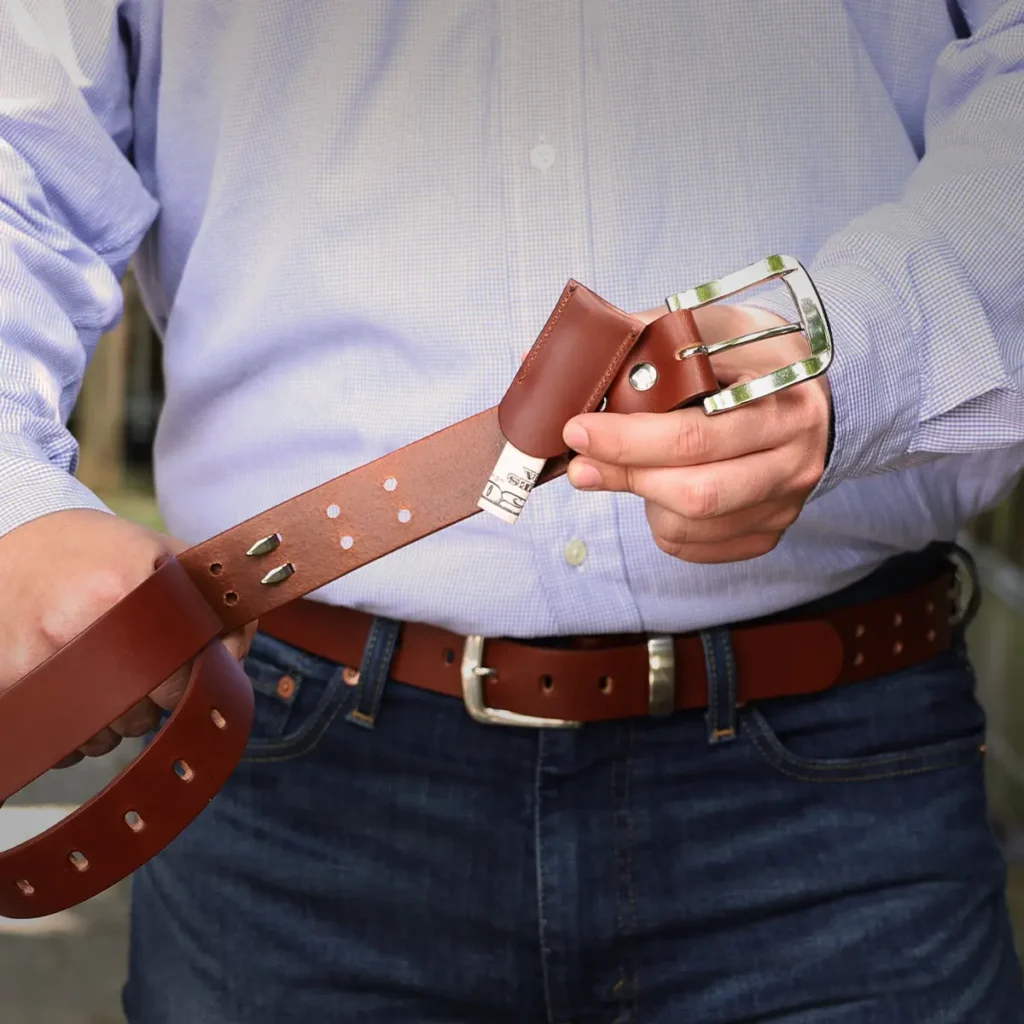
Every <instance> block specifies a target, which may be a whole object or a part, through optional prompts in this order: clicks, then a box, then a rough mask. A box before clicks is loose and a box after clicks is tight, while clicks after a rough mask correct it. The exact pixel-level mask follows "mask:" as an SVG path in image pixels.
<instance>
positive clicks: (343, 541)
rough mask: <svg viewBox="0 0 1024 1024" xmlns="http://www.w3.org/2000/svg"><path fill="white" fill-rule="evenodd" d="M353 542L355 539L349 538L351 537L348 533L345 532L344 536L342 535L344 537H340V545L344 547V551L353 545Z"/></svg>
mask: <svg viewBox="0 0 1024 1024" xmlns="http://www.w3.org/2000/svg"><path fill="white" fill-rule="evenodd" d="M354 543H355V541H354V540H353V539H352V538H351V537H350V536H349V535H348V534H347V533H346V534H345V536H344V537H342V538H341V546H342V547H343V548H344V549H345V550H346V551H348V549H349V548H350V547H352V545H353V544H354Z"/></svg>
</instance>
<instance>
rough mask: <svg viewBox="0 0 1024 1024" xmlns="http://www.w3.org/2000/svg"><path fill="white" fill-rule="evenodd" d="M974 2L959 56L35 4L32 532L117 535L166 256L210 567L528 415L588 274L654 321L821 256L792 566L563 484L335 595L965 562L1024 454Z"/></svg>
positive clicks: (562, 590) (1016, 260)
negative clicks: (368, 467)
mask: <svg viewBox="0 0 1024 1024" xmlns="http://www.w3.org/2000/svg"><path fill="white" fill-rule="evenodd" d="M961 7H962V15H963V18H964V24H965V25H966V26H967V28H969V30H970V32H971V36H970V38H967V39H961V40H958V39H957V38H956V33H955V23H956V18H955V17H954V16H953V14H951V11H950V9H949V7H948V6H947V3H946V2H945V0H845V2H844V0H785V2H775V3H769V2H767V0H715V2H713V3H712V2H708V3H698V2H695V0H690V2H683V0H644V2H643V3H622V2H612V0H585V2H584V0H572V2H569V0H507V2H502V0H492V2H478V0H465V2H456V0H436V2H433V3H430V2H411V0H405V2H402V0H391V2H385V0H303V2H301V3H282V2H279V0H167V2H161V0H123V2H115V0H63V2H61V0H4V2H3V3H2V5H0V532H3V531H8V530H10V529H12V528H14V527H16V526H18V525H19V524H21V523H24V522H27V521H29V520H31V519H33V518H35V517H38V516H40V515H43V514H45V513H48V512H51V511H54V510H57V509H63V508H71V507H102V506H101V504H100V502H99V501H98V500H97V499H96V498H95V497H94V496H93V495H91V494H90V493H89V492H88V491H86V490H85V489H84V488H83V487H82V485H81V484H79V483H78V482H76V481H75V479H74V478H73V476H72V475H71V474H72V472H73V470H74V466H75V461H76V448H75V443H74V440H73V439H72V437H71V436H70V435H69V433H68V431H67V429H66V427H65V422H66V418H67V416H68V414H69V412H70V410H71V408H72V406H73V404H74V401H75V398H76V395H77V392H78V388H79V384H80V381H81V378H82V374H83V370H84V368H85V365H86V361H87V359H88V357H89V354H90V353H91V351H92V349H93V347H94V346H95V344H96V342H97V340H98V338H99V337H100V335H101V333H102V332H103V331H104V330H106V329H108V328H110V326H111V325H112V324H113V323H114V322H115V320H116V318H117V317H118V315H119V313H120V310H121V296H120V290H119V286H118V278H119V275H120V274H122V273H123V271H124V270H125V268H126V266H127V264H128V262H129V260H130V259H131V258H132V257H133V255H135V257H136V262H135V266H136V268H137V272H138V276H139V279H140V283H141V286H142V288H143V292H144V296H145V300H146V303H147V306H148V309H149V310H150V313H151V315H152V317H153V318H154V321H155V323H156V324H157V325H158V326H159V330H160V333H161V335H162V338H163V342H164V360H165V369H166V385H167V400H166V406H165V408H164V411H163V415H162V419H161V421H160V425H159V431H158V436H157V441H156V449H155V467H156V480H157V485H158V495H159V500H160V506H161V509H162V512H163V515H164V517H165V520H166V522H167V524H168V526H169V529H170V530H171V531H172V532H173V533H175V534H177V535H178V536H180V537H182V538H184V539H185V540H187V541H193V542H194V541H199V540H201V539H203V538H205V537H208V536H210V535H211V534H213V533H215V532H217V531H219V530H222V529H224V528H225V527H228V526H230V525H232V524H234V523H236V522H237V521H239V520H241V519H243V518H245V517H247V516H250V515H252V514H254V513H256V512H258V511H260V510H261V509H264V508H266V507H268V506H270V505H272V504H274V503H276V502H279V501H281V500H283V499H285V498H288V497H291V496H292V495H294V494H296V493H298V492H300V491H302V490H305V489H307V488H309V487H311V486H314V485H315V484H318V483H320V482H322V481H323V480H325V479H328V478H330V477H333V476H335V475H337V474H339V473H342V472H344V471H345V470H347V469H350V468H352V467H354V466H357V465H359V464H360V463H364V462H367V461H369V460H371V459H374V458H377V457H378V456H380V455H383V454H385V453H387V452H389V451H391V450H393V449H395V448H397V447H399V446H401V445H404V444H406V443H407V442H410V441H412V440H415V439H416V438H418V437H421V436H422V435H424V434H427V433H429V432H431V431H434V430H436V429H438V428H440V427H443V426H445V425H447V424H450V423H452V422H454V421H456V420H458V419H461V418H462V417H465V416H467V415H469V414H471V413H475V412H477V411H479V410H481V409H484V408H486V407H488V406H491V405H493V404H494V403H496V402H497V401H498V400H499V398H500V397H501V395H502V393H503V392H504V389H505V387H506V386H507V384H508V382H509V380H510V379H511V377H512V375H513V373H514V372H515V370H516V368H517V366H518V364H519V361H520V359H521V356H522V354H523V352H524V351H525V350H526V349H527V348H528V347H529V346H530V344H531V343H532V341H533V339H534V338H535V336H536V334H537V331H538V330H539V328H540V327H541V325H542V324H543V323H544V320H545V318H546V317H547V315H548V313H549V311H550V310H551V307H552V305H553V304H554V302H555V300H556V299H557V297H558V294H559V292H560V290H561V288H562V286H563V284H564V283H565V281H566V279H567V278H568V277H570V276H572V277H576V278H577V279H579V280H581V281H582V282H584V283H585V284H587V285H588V286H590V287H591V288H594V289H595V290H596V291H598V292H599V293H600V294H602V295H603V296H605V297H606V298H607V299H609V300H610V301H612V302H614V303H616V304H617V305H619V306H621V307H623V308H626V309H632V310H639V309H645V308H650V307H652V306H657V305H659V304H660V303H661V302H662V301H663V299H664V298H665V296H666V295H669V294H671V293H673V292H676V291H678V290H681V289H685V288H688V287H691V286H693V285H695V284H698V283H700V282H702V281H705V280H707V279H709V278H713V277H717V276H720V275H722V274H724V273H727V272H728V271H730V270H734V269H737V268H739V267H741V266H744V265H745V264H747V263H750V262H753V261H754V260H757V259H760V258H761V257H763V256H765V255H768V254H769V253H778V252H781V253H789V254H792V255H794V256H796V257H798V258H799V259H801V260H802V261H803V262H804V263H805V265H807V266H808V267H809V269H810V270H811V272H812V276H813V277H814V278H815V280H816V282H817V284H818V286H819V289H820V291H821V294H822V297H823V300H824V302H825V305H826V308H827V310H828V313H829V315H830V317H831V321H832V326H833V329H834V334H835V342H836V358H835V362H834V365H833V369H832V370H831V372H830V379H831V382H832V388H833V393H834V402H835V410H836V420H837V437H836V447H835V453H834V456H833V459H832V461H831V464H830V466H829V469H828V473H827V476H826V478H825V480H824V481H823V482H822V484H821V486H820V487H819V488H818V490H817V492H816V493H815V495H814V497H813V500H812V501H811V502H810V503H809V505H808V506H807V508H806V509H805V511H804V513H803V515H802V516H801V518H800V519H799V521H798V522H797V523H796V525H795V526H794V527H793V528H792V529H791V530H790V531H789V532H788V533H787V535H786V536H785V538H784V540H783V542H782V543H781V545H780V546H779V547H778V548H777V549H776V550H775V551H773V552H772V553H771V554H769V555H767V556H765V557H763V558H760V559H756V560H754V561H749V562H742V563H737V564H732V565H722V566H695V565H689V564H685V563H683V562H681V561H678V560H674V559H672V558H670V557H669V556H667V555H665V554H663V553H661V552H660V551H659V550H658V549H657V548H656V547H655V545H654V542H653V540H652V539H651V536H650V533H649V530H648V526H647V522H646V519H645V515H644V509H643V503H642V502H641V501H640V500H639V499H638V498H635V497H634V496H632V495H615V496H613V495H609V494H594V493H577V492H575V491H574V490H573V489H572V488H571V487H570V486H569V484H568V483H567V482H566V481H565V480H562V481H559V482H557V483H554V484H552V485H550V486H548V487H544V488H542V489H541V490H540V491H538V492H537V493H536V494H534V495H533V497H532V498H531V499H530V502H529V504H528V507H527V510H526V512H525V513H524V515H523V517H522V519H521V520H520V522H519V523H518V524H517V525H516V526H514V527H509V526H506V525H504V524H503V523H500V522H498V521H497V520H495V519H494V518H492V517H490V516H486V515H480V516H476V517H474V518H473V519H472V520H470V521H468V522H466V523H463V524H461V525H459V526H457V527H454V528H451V529H448V530H446V531H443V532H441V533H440V534H438V535H436V536H434V537H431V538H429V539H428V540H425V541H423V542H421V543H418V544H415V545H413V546H411V547H410V548H407V549H405V550H403V551H401V552H398V553H396V554H394V555H392V556H389V557H387V558H385V559H382V560H380V561H379V562H376V563H374V564H373V565H370V566H368V567H366V568H364V569H361V570H359V571H358V572H356V573H353V574H352V575H350V576H348V577H345V578H343V579H341V580H339V581H337V582H335V583H334V584H332V585H330V586H329V587H327V588H325V589H324V590H323V591H322V592H320V593H318V594H317V595H316V596H317V597H318V598H320V599H322V600H327V601H331V602H338V603H344V604H349V605H353V606H356V607H360V608H364V609H367V610H371V611H374V612H379V613H382V614H387V615H391V616H394V617H397V618H406V619H418V620H426V621H431V622H435V623H439V624H442V625H446V626H449V627H451V628H454V629H458V630H463V631H473V632H482V633H485V634H501V633H504V634H512V635H524V636H525V635H536V634H553V633H567V632H601V631H609V630H615V631H617V630H684V629H690V628H694V627H699V626H703V625H706V624H709V623H718V622H723V621H731V620H736V619H740V618H744V617H747V616H751V615H757V614H760V613H765V612H768V611H772V610H776V609H780V608H783V607H787V606H791V605H794V604H796V603H799V602H802V601H806V600H808V599H810V598H813V597H815V596H818V595H820V594H823V593H826V592H828V591H832V590H835V589H837V588H839V587H841V586H843V585H845V584H847V583H849V582H851V581H853V580H854V579H856V578H858V577H860V576H862V575H864V574H865V573H867V572H868V571H870V570H871V569H872V568H873V567H875V566H876V565H878V564H879V563H880V562H881V561H882V560H883V559H885V558H886V557H888V556H890V555H892V554H894V553H896V552H899V551H904V550H908V549H914V548H918V547H921V546H922V545H924V544H926V543H927V542H928V541H930V540H932V539H934V538H936V537H945V538H949V537H952V536H953V535H954V534H955V532H956V531H957V530H958V528H959V527H960V526H961V525H962V524H963V523H964V522H965V520H967V519H968V518H969V517H970V516H972V515H973V514H975V513H977V512H978V511H979V510H981V509H983V508H985V507H987V506H989V505H991V504H992V503H993V502H995V501H996V500H997V499H998V498H999V497H1000V496H1001V495H1002V494H1003V493H1004V492H1005V491H1006V489H1007V487H1008V486H1009V485H1010V484H1011V483H1012V480H1013V478H1014V477H1015V475H1016V474H1017V472H1018V471H1019V470H1020V468H1021V466H1022V464H1024V397H1022V385H1024V2H1020V0H1013V2H1007V3H999V2H996V0H964V2H963V3H962V4H961ZM777 299H778V296H777V295H776V293H774V292H771V293H766V294H765V295H764V296H762V297H760V298H759V299H757V301H759V302H761V303H763V304H765V305H769V306H772V307H773V308H782V307H781V306H779V305H778V302H777ZM459 471H460V469H459V466H458V465H457V464H453V465H452V466H451V467H450V472H451V473H452V474H453V475H454V474H457V473H459ZM343 517H344V509H342V514H341V517H340V518H339V523H342V524H343Z"/></svg>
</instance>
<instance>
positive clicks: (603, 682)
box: [597, 676, 615, 693]
mask: <svg viewBox="0 0 1024 1024" xmlns="http://www.w3.org/2000/svg"><path fill="white" fill-rule="evenodd" d="M614 683H615V681H614V680H613V679H612V677H611V676H601V678H600V679H598V681H597V688H598V689H599V690H600V691H601V692H602V693H611V692H612V686H613V685H614Z"/></svg>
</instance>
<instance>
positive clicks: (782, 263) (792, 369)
mask: <svg viewBox="0 0 1024 1024" xmlns="http://www.w3.org/2000/svg"><path fill="white" fill-rule="evenodd" d="M776 278H778V279H781V281H782V283H783V284H784V285H786V287H787V288H788V289H789V292H790V294H791V295H792V296H793V300H794V302H795V303H796V306H797V310H798V312H799V314H800V319H799V321H798V322H794V323H786V324H779V325H777V326H775V327H768V328H765V329H764V330H761V331H753V332H752V333H750V334H744V335H741V336H740V337H738V338H728V339H726V340H725V341H719V342H715V343H713V344H710V345H703V346H700V347H699V348H694V349H686V350H681V351H680V352H679V353H678V355H679V357H680V358H686V356H688V355H692V354H693V353H694V352H696V351H699V350H700V348H703V349H705V350H706V351H707V353H708V355H714V354H715V353H716V352H722V351H724V350H725V349H729V348H736V347H737V346H739V345H750V344H752V343H753V342H757V341H767V340H768V339H769V338H778V337H781V336H782V335H785V334H795V333H796V332H798V331H800V332H802V333H803V334H804V335H805V336H806V337H807V340H808V342H809V343H810V348H811V354H810V355H809V356H808V357H807V358H806V359H799V360H797V362H795V363H791V364H790V365H789V366H783V367H780V368H779V369H778V370H773V371H772V372H771V373H769V374H766V375H765V376H763V377H758V378H757V379H756V380H751V381H746V382H744V383H743V384H736V385H734V386H733V387H731V388H726V389H724V390H722V391H717V392H716V393H715V394H713V395H709V396H708V397H707V398H705V399H704V411H705V412H706V413H707V414H708V415H709V416H710V415H714V414H715V413H719V412H725V411H726V410H728V409H735V408H736V407H737V406H739V405H745V404H746V403H747V402H752V401H754V400H755V399H757V398H764V397H765V396H766V395H773V394H775V393H776V392H778V391H782V390H784V389H785V388H788V387H792V386H793V385H794V384H799V383H801V382H802V381H805V380H810V379H811V378H813V377H818V376H820V375H821V374H823V373H824V372H825V371H826V370H827V369H828V368H829V365H830V364H831V362H832V351H833V348H832V331H831V328H830V327H829V323H828V317H827V316H826V315H825V307H824V306H823V305H822V302H821V297H820V296H819V295H818V290H817V289H816V288H815V287H814V282H813V281H812V280H811V278H810V275H809V274H808V273H807V271H806V270H804V268H803V266H801V264H800V262H799V261H798V260H796V259H794V258H793V257H792V256H769V257H768V258H767V259H763V260H761V261H760V262H758V263H752V264H751V265H750V266H748V267H744V268H743V269H742V270H737V271H736V272H735V273H733V274H727V275H726V276H725V277H723V278H719V279H718V280H715V281H709V282H707V283H706V284H702V285H699V286H698V287H696V288H691V289H690V290H689V291H686V292H680V293H679V294H677V295H670V296H669V297H668V298H667V299H666V300H665V304H666V305H667V306H668V308H669V311H670V312H673V313H674V312H677V311H678V310H681V309H689V310H694V309H699V308H700V307H701V306H707V305H709V304H710V303H712V302H717V301H718V300H719V299H724V298H728V297H729V296H730V295H735V294H736V293H737V292H741V291H745V290H746V289H747V288H753V287H754V286H755V285H759V284H765V283H767V282H769V281H773V280H775V279H776Z"/></svg>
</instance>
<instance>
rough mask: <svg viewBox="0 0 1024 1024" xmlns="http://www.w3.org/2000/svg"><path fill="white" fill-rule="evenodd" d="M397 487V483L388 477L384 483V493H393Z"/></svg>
mask: <svg viewBox="0 0 1024 1024" xmlns="http://www.w3.org/2000/svg"><path fill="white" fill-rule="evenodd" d="M397 486H398V481H397V480H396V479H395V478H394V477H393V476H389V477H388V478H387V480H385V481H384V490H385V491H393V490H394V489H395V488H396V487H397Z"/></svg>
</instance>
